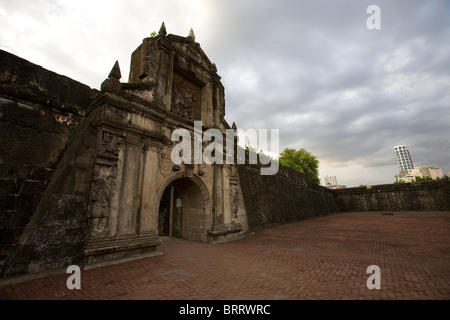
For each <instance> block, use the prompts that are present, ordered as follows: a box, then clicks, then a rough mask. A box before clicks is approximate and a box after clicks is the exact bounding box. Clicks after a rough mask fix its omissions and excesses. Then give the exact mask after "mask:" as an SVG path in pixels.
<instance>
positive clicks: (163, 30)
mask: <svg viewBox="0 0 450 320" xmlns="http://www.w3.org/2000/svg"><path fill="white" fill-rule="evenodd" d="M158 34H159V35H160V36H163V37H165V36H166V35H167V31H166V25H165V24H164V21H163V23H162V25H161V28H160V29H159V32H158Z"/></svg>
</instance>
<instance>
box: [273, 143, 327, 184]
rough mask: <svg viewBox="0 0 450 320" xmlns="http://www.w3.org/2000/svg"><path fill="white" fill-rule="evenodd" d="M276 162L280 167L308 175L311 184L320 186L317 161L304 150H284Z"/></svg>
mask: <svg viewBox="0 0 450 320" xmlns="http://www.w3.org/2000/svg"><path fill="white" fill-rule="evenodd" d="M278 160H279V162H280V164H281V165H282V166H285V167H290V168H292V169H294V170H297V171H300V172H302V173H304V174H306V175H308V176H309V178H310V179H311V181H312V182H313V183H316V184H320V179H319V160H317V158H316V156H314V155H313V154H312V153H310V152H308V151H306V150H305V149H304V148H302V149H300V150H295V149H290V148H286V149H284V150H283V152H281V154H280V158H279V159H278Z"/></svg>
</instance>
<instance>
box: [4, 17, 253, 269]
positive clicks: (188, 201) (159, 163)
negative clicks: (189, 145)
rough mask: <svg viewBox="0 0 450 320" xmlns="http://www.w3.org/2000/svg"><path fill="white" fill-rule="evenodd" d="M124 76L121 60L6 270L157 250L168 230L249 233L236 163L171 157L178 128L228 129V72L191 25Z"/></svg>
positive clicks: (225, 235) (200, 237)
mask: <svg viewBox="0 0 450 320" xmlns="http://www.w3.org/2000/svg"><path fill="white" fill-rule="evenodd" d="M120 79H121V72H120V67H119V63H118V62H116V64H115V65H114V67H113V68H112V70H111V72H110V74H109V76H108V78H107V79H106V80H105V81H104V82H103V83H102V85H101V92H98V94H97V95H96V97H95V99H93V102H92V103H91V105H90V106H89V110H88V112H87V115H86V117H85V119H84V120H83V121H81V123H80V125H79V126H78V128H77V132H76V135H75V137H74V139H73V142H72V143H71V144H70V146H69V147H68V148H67V150H66V151H65V152H64V155H63V158H62V160H61V162H60V163H59V165H58V167H57V168H56V170H55V173H54V174H53V176H52V179H51V181H50V183H49V185H48V187H47V188H46V190H45V192H44V194H43V197H42V199H41V201H40V202H39V205H38V207H37V209H36V212H35V213H34V214H33V216H32V218H31V221H30V222H29V223H28V224H27V226H26V228H25V230H24V232H23V233H22V235H21V237H20V238H19V240H18V244H17V245H16V246H15V248H14V252H13V253H11V254H10V255H9V256H8V258H7V260H6V261H5V263H4V265H3V268H2V273H3V275H5V274H8V273H9V274H15V273H22V272H38V271H40V270H42V269H46V268H57V267H63V266H65V265H67V264H68V263H79V264H83V265H84V264H92V263H96V262H101V261H105V260H111V259H116V258H120V257H123V256H130V255H135V254H140V253H145V252H152V251H154V250H155V248H156V247H157V246H158V245H159V244H160V243H161V240H160V236H175V237H180V238H182V239H187V240H193V241H202V242H219V241H224V240H228V239H232V238H236V237H239V236H240V235H242V234H243V233H245V232H246V231H247V228H248V226H247V220H246V212H245V207H244V203H243V197H242V190H241V188H240V185H239V178H238V175H237V169H236V167H235V166H234V165H216V164H214V165H202V164H199V165H189V164H187V165H185V164H183V163H182V164H180V165H174V163H173V162H172V159H171V152H172V149H173V146H174V142H173V141H171V134H172V132H173V130H175V129H177V128H184V129H187V130H188V131H189V132H193V130H194V121H201V122H202V124H203V128H202V130H206V129H208V128H212V127H214V128H219V129H220V130H222V131H223V132H224V133H225V130H226V129H229V128H230V126H229V125H228V124H227V122H226V121H225V119H224V115H225V100H224V87H223V85H222V83H221V81H220V76H218V74H217V69H216V66H215V65H214V64H213V63H211V61H210V60H209V59H208V57H207V56H206V55H205V53H204V52H203V50H202V49H201V47H200V45H199V44H198V43H196V42H195V36H194V33H193V31H192V30H191V32H190V33H189V35H188V36H187V37H181V36H176V35H171V34H169V35H168V34H167V32H166V29H165V26H164V23H163V25H162V26H161V29H160V31H159V33H158V35H157V36H155V37H149V38H146V39H144V40H143V42H142V44H141V45H140V46H139V47H138V48H137V49H136V50H135V51H134V52H133V54H132V57H131V66H130V75H129V81H128V82H127V83H122V82H120ZM71 234H72V235H73V236H72V237H71V236H70V235H71ZM65 239H66V240H65ZM68 239H70V243H69V241H68Z"/></svg>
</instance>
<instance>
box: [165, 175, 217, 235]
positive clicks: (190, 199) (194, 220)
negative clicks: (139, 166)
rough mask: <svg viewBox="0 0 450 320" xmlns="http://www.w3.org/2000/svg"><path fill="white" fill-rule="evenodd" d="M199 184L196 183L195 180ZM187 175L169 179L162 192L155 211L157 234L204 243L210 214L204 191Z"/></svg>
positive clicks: (205, 191)
mask: <svg viewBox="0 0 450 320" xmlns="http://www.w3.org/2000/svg"><path fill="white" fill-rule="evenodd" d="M197 183H198V182H197ZM197 183H196V182H195V181H193V180H192V179H190V178H186V177H182V178H179V179H176V180H174V181H172V183H170V184H169V185H168V186H167V187H166V188H165V189H164V191H163V194H162V196H161V200H160V204H159V211H158V234H159V236H170V237H177V238H183V239H186V240H192V241H203V242H206V240H207V238H206V236H207V229H208V228H209V225H210V217H209V215H208V212H209V211H208V210H207V199H208V195H207V190H206V188H204V189H201V188H200V187H199V185H198V184H197Z"/></svg>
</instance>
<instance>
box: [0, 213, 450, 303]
mask: <svg viewBox="0 0 450 320" xmlns="http://www.w3.org/2000/svg"><path fill="white" fill-rule="evenodd" d="M159 250H160V251H162V252H163V255H160V256H156V257H150V258H144V259H140V260H135V261H131V262H126V263H121V264H116V265H110V266H105V267H100V268H95V269H89V270H83V271H82V272H81V286H82V288H81V290H69V289H67V287H66V280H67V278H68V277H69V275H68V274H59V275H54V276H50V277H46V278H41V279H35V280H31V281H27V282H24V283H19V284H16V285H10V286H3V287H0V299H1V300H11V299H14V300H38V299H39V300H41V299H42V300H66V299H74V300H98V299H103V300H182V299H183V300H184V299H187V300H322V299H327V300H329V299H333V300H335V299H339V300H342V299H344V300H390V299H393V300H398V299H403V300H417V299H419V300H422V299H423V300H431V299H433V300H436V299H439V300H448V299H450V212H395V213H394V214H393V215H390V214H386V213H384V214H383V213H380V212H371V213H339V214H332V215H329V216H325V217H319V218H315V219H311V220H306V221H301V222H297V223H292V224H288V225H281V226H277V227H273V228H268V229H264V230H259V231H256V232H254V233H252V234H250V235H249V236H247V237H245V238H243V239H240V240H235V241H232V242H228V243H221V244H206V243H198V242H190V241H185V240H181V239H176V238H163V244H162V245H161V246H160V247H159ZM370 265H378V266H379V267H380V269H381V289H380V290H376V289H375V290H369V289H368V288H367V285H366V281H367V279H368V277H369V276H370V275H369V274H367V273H366V270H367V267H368V266H370Z"/></svg>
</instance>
